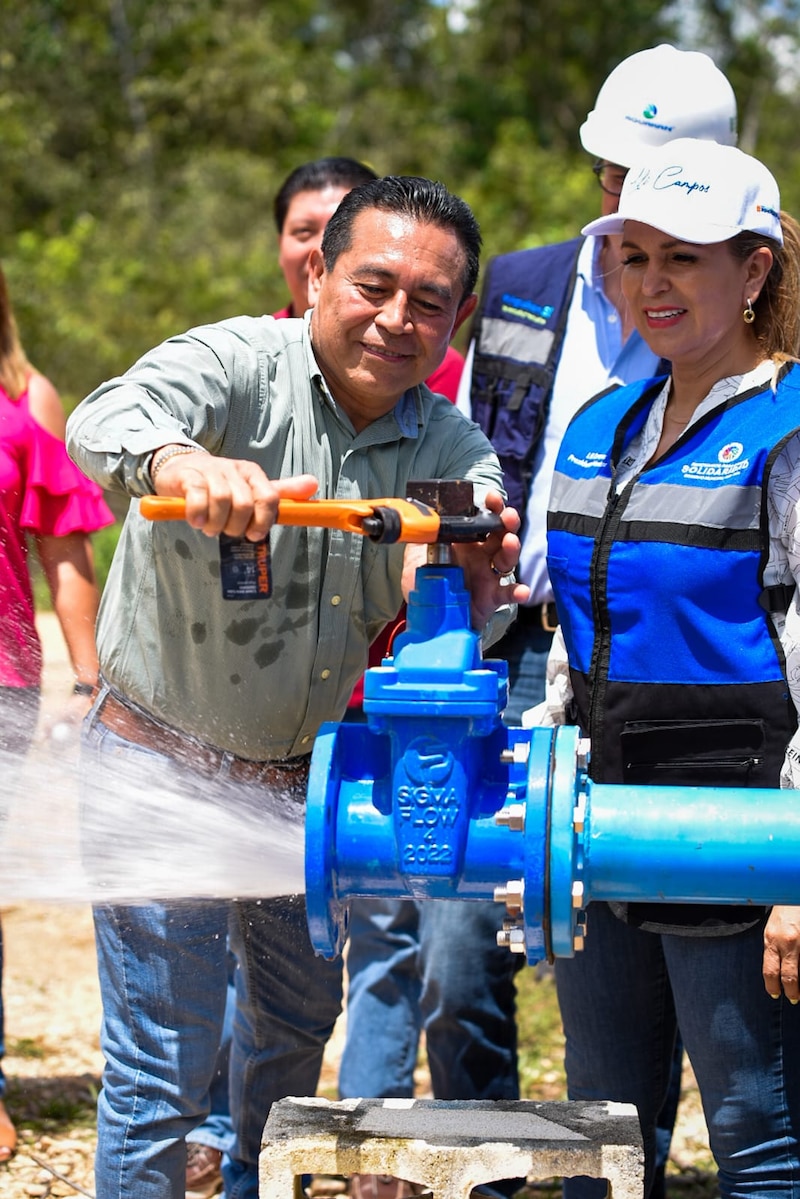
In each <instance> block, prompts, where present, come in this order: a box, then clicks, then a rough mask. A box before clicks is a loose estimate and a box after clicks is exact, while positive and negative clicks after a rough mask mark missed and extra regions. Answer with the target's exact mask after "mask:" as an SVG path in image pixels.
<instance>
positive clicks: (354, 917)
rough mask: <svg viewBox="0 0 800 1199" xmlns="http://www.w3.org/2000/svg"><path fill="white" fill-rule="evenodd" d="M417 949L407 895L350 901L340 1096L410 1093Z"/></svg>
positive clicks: (415, 917)
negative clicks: (345, 1013)
mask: <svg viewBox="0 0 800 1199" xmlns="http://www.w3.org/2000/svg"><path fill="white" fill-rule="evenodd" d="M418 950H419V910H418V905H417V904H416V902H415V901H414V900H413V899H381V898H375V899H373V898H369V899H362V898H356V899H354V900H353V901H352V903H351V905H350V939H349V942H348V949H347V977H348V988H347V1029H346V1035H345V1044H344V1050H343V1051H342V1059H341V1062H340V1065H339V1094H340V1096H341V1097H342V1099H360V1098H365V1099H366V1098H369V1099H407V1098H411V1097H412V1096H413V1094H414V1068H415V1066H416V1063H417V1049H418V1045H419V1036H420V1031H421V1028H422V1017H421V1015H420V1007H419V1000H420V990H421V983H420V977H419V968H418ZM376 1046H380V1052H377V1051H376Z"/></svg>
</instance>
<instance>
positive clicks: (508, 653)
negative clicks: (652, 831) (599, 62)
mask: <svg viewBox="0 0 800 1199" xmlns="http://www.w3.org/2000/svg"><path fill="white" fill-rule="evenodd" d="M675 137H699V138H704V139H706V140H708V141H717V142H721V143H724V144H727V145H733V144H735V142H736V99H735V97H734V94H733V89H732V88H731V85H730V83H729V82H728V80H727V79H726V78H725V76H724V75H723V74H722V72H721V71H720V70H719V69H718V68H717V67H716V66H715V65H714V63H713V62H712V61H711V59H710V58H709V57H708V56H707V55H705V54H700V53H697V52H695V51H685V50H676V49H675V48H674V47H673V46H668V45H662V46H656V47H654V48H652V49H649V50H641V51H639V52H638V53H636V54H633V55H631V56H630V57H629V58H626V59H625V60H624V61H623V62H621V63H620V64H619V66H617V67H615V69H614V70H613V71H612V72H611V74H610V75H609V76H608V78H607V79H606V81H605V83H604V84H603V86H602V87H601V89H600V91H599V93H598V96H597V101H596V103H595V107H594V109H593V110H592V111H591V112H590V113H589V115H588V117H587V118H586V120H585V121H584V123H583V125H582V126H581V129H580V138H581V143H582V145H583V148H584V149H585V150H587V151H588V152H589V153H590V154H592V155H593V156H594V158H595V162H594V165H593V167H592V170H593V171H594V173H595V175H596V176H597V181H598V183H599V185H600V189H601V191H600V213H601V215H602V216H609V215H611V214H612V213H614V212H616V211H617V205H618V202H619V194H620V192H621V190H622V184H623V181H624V179H625V176H626V174H627V171H628V165H629V164H630V163H631V162H633V161H634V159H635V158H636V157H637V155H640V154H641V151H642V148H643V147H646V146H648V145H658V144H660V143H662V142H665V141H669V140H670V139H672V138H675ZM620 242H621V238H620V237H605V238H593V237H589V238H586V239H582V238H576V239H575V240H574V241H570V242H563V243H559V244H558V245H549V246H540V247H537V248H536V249H532V250H519V251H516V252H514V253H511V254H504V255H501V256H500V257H498V258H495V259H493V260H492V261H491V262H490V263H489V265H488V267H487V269H486V273H485V280H484V285H483V294H482V297H481V303H480V306H479V308H478V310H477V313H476V316H475V319H474V321H473V324H472V327H471V331H470V345H469V351H468V355H467V361H466V365H465V368H464V373H463V375H462V378H461V386H460V388H459V395H458V406H459V407H460V408H461V409H462V411H464V412H465V413H466V414H467V415H468V416H470V417H472V419H473V420H475V421H477V422H478V424H480V425H481V426H482V428H483V430H484V432H486V433H487V435H488V436H489V437H490V438H491V440H492V443H493V444H494V447H495V450H496V451H497V453H498V455H499V457H500V461H501V464H502V465H503V469H504V472H505V478H506V485H507V487H508V489H509V503H512V504H514V505H515V506H516V507H517V509H518V511H519V512H520V514H524V516H523V529H522V532H521V534H520V535H521V537H522V538H523V546H522V554H521V556H520V564H519V567H518V575H519V577H520V580H521V581H523V582H525V583H527V584H528V585H529V586H530V588H531V599H530V603H529V604H528V605H527V606H525V607H524V608H521V609H520V613H519V616H518V619H517V621H516V623H515V625H514V626H513V627H512V628H511V629H510V631H509V633H508V634H507V635H506V637H504V638H503V640H502V641H501V642H499V643H498V644H497V645H496V646H494V647H493V650H492V653H493V655H495V656H498V657H499V656H503V657H506V658H507V659H508V663H509V682H510V692H511V694H510V702H509V707H508V708H507V710H506V719H507V720H508V721H509V723H514V724H519V723H520V721H521V719H522V713H523V712H524V711H525V710H526V709H527V708H531V707H533V706H534V705H535V704H538V703H539V702H540V701H541V700H542V699H543V698H544V672H545V663H546V660H547V653H548V650H549V648H550V642H551V640H552V636H553V632H554V629H555V626H556V623H557V616H556V613H555V608H554V605H553V593H552V590H551V588H550V582H549V579H548V577H547V568H546V563H545V550H546V527H545V518H546V512H547V501H548V497H549V493H550V481H551V478H552V473H553V465H554V463H555V457H556V452H557V450H558V447H559V444H560V442H561V438H562V435H563V433H564V430H565V428H566V426H567V424H568V422H569V420H570V419H571V417H572V416H573V415H574V413H575V412H576V411H577V410H578V408H579V407H580V405H581V404H583V403H584V402H585V401H586V400H588V399H589V398H590V397H591V396H593V395H595V394H596V393H597V392H599V391H602V390H604V389H605V388H606V387H609V386H612V385H614V384H621V383H628V382H632V381H634V380H635V379H641V378H645V377H647V376H649V375H652V374H653V373H654V372H655V368H656V366H657V359H656V357H655V355H654V354H653V353H652V351H651V350H650V349H649V348H648V347H647V346H646V345H645V343H644V342H643V341H642V339H641V338H640V337H639V335H638V333H636V331H635V330H634V329H633V325H632V322H631V320H630V318H629V316H628V314H627V312H626V309H625V305H624V302H623V300H622V295H621V292H620V286H619V283H620V274H621V271H620V267H621V249H620Z"/></svg>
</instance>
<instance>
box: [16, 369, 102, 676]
mask: <svg viewBox="0 0 800 1199" xmlns="http://www.w3.org/2000/svg"><path fill="white" fill-rule="evenodd" d="M113 523H114V516H113V514H112V512H111V510H110V509H109V507H108V505H107V504H106V502H105V500H104V499H103V493H102V491H101V489H100V488H99V487H98V486H97V484H96V483H93V482H91V481H90V480H89V479H87V478H86V476H85V475H83V474H81V472H80V471H79V470H78V468H77V466H75V464H74V462H72V461H71V460H70V459H69V458H68V457H67V451H66V448H65V446H64V443H63V441H61V440H59V438H57V437H54V436H53V435H52V433H48V431H47V430H46V429H43V428H42V426H41V425H40V424H37V422H36V421H35V420H34V419H33V417H32V416H31V413H30V407H29V403H28V393H27V391H26V392H23V394H22V395H21V396H20V397H19V399H18V400H12V399H11V397H10V396H9V395H8V393H7V392H6V391H4V390H3V388H2V387H0V686H2V687H38V686H39V683H40V681H41V673H42V647H41V644H40V641H39V636H38V634H37V632H36V624H35V622H34V607H33V590H32V587H31V578H30V572H29V570H28V543H27V538H26V534H28V533H32V534H40V535H42V536H45V537H48V536H52V537H64V536H66V535H67V534H69V533H94V532H96V530H97V529H102V528H105V526H106V525H110V524H113Z"/></svg>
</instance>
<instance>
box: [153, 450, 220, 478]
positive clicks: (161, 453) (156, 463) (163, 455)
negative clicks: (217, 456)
mask: <svg viewBox="0 0 800 1199" xmlns="http://www.w3.org/2000/svg"><path fill="white" fill-rule="evenodd" d="M207 453H208V450H204V449H203V447H202V446H199V445H173V446H170V448H169V449H166V450H156V452H155V454H153V457H152V460H151V462H150V480H151V482H153V483H155V481H156V475H157V474H158V472H159V471H160V470H161V467H162V466H163V465H164V463H165V462H169V460H170V458H176V457H177V456H178V454H207Z"/></svg>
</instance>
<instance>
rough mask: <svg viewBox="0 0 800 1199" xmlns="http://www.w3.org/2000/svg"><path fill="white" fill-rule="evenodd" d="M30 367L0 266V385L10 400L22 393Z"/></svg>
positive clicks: (16, 398) (17, 397) (26, 383)
mask: <svg viewBox="0 0 800 1199" xmlns="http://www.w3.org/2000/svg"><path fill="white" fill-rule="evenodd" d="M32 369H33V368H32V367H31V364H30V362H29V361H28V358H27V356H26V354H25V351H24V350H23V348H22V343H21V342H20V340H19V333H18V332H17V322H16V321H15V320H14V313H13V312H12V311H11V300H10V299H9V295H8V285H7V284H6V277H5V275H4V274H3V270H2V267H0V385H2V387H3V388H4V389H5V391H7V392H8V394H9V396H10V397H11V399H12V400H18V399H19V397H20V396H21V395H22V393H23V391H24V390H25V388H26V387H27V385H28V377H29V375H30V373H31V370H32Z"/></svg>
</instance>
